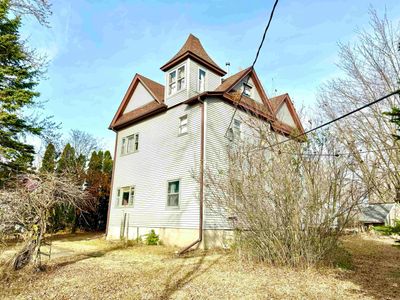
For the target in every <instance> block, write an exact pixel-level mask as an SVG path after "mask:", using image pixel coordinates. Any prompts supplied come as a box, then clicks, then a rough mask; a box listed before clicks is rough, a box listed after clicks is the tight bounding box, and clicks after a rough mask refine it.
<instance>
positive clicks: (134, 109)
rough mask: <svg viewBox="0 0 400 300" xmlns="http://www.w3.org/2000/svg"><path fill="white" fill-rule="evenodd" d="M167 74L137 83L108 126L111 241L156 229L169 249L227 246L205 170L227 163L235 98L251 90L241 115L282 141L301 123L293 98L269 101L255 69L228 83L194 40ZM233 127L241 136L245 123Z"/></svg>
mask: <svg viewBox="0 0 400 300" xmlns="http://www.w3.org/2000/svg"><path fill="white" fill-rule="evenodd" d="M161 70H162V71H163V72H164V74H165V83H164V85H162V84H160V83H157V82H155V81H153V80H151V79H149V78H146V77H144V76H142V75H139V74H136V75H135V76H134V77H133V79H132V82H131V84H130V86H129V88H128V90H127V92H126V94H125V96H124V98H123V100H122V102H121V104H120V106H119V108H118V111H117V112H116V114H115V116H114V118H113V120H112V122H111V124H110V127H109V128H110V129H111V130H113V131H114V132H115V133H116V140H115V152H114V172H113V178H112V193H111V197H110V203H109V212H108V223H107V238H109V239H119V238H122V237H124V238H129V239H135V238H137V237H138V236H143V235H145V234H147V233H148V232H149V231H150V230H151V229H154V230H155V231H156V233H158V234H159V235H160V239H161V240H162V241H163V242H164V243H165V244H169V245H176V246H180V247H184V248H187V247H190V246H202V247H209V246H212V245H222V244H223V243H224V241H225V238H226V236H229V231H230V230H231V228H229V225H228V223H227V222H226V220H222V219H221V218H222V217H221V216H217V215H215V214H213V213H212V212H211V210H210V209H208V207H207V205H206V203H205V201H204V197H205V195H207V191H206V186H205V184H204V170H205V169H206V168H207V165H208V164H210V165H211V164H214V163H215V162H218V161H221V160H223V158H224V152H225V147H226V144H227V143H229V141H228V139H226V138H225V133H226V130H227V128H228V126H229V124H230V123H231V117H232V113H233V110H234V109H235V105H236V103H237V102H234V97H233V93H234V92H235V91H242V89H245V90H244V92H243V97H242V99H241V101H240V103H239V106H238V107H239V109H238V114H237V115H240V114H247V113H249V112H250V113H252V114H255V115H257V116H258V117H260V118H261V119H263V120H265V122H268V123H269V124H270V125H271V130H273V131H276V132H277V133H278V134H281V135H289V134H290V133H291V132H293V130H298V131H303V128H302V125H301V123H300V120H299V118H298V116H297V114H296V112H295V109H294V107H293V104H292V101H291V100H290V98H289V96H288V94H284V95H281V96H277V97H274V98H268V97H267V95H266V93H265V91H264V89H263V87H262V84H261V82H260V81H259V79H258V77H257V74H256V72H255V71H254V69H252V68H247V69H244V70H242V71H240V72H238V73H236V74H234V75H232V76H230V77H227V78H226V77H224V76H225V75H226V72H225V71H224V70H223V69H222V68H221V67H219V66H218V65H217V64H216V63H215V62H214V61H213V60H212V59H211V58H210V56H209V55H208V54H207V53H206V51H205V50H204V48H203V46H202V44H201V43H200V41H199V39H198V38H196V37H195V36H193V35H189V37H188V39H187V40H186V42H185V44H184V45H183V47H182V48H181V49H180V50H179V52H178V53H177V54H176V55H175V56H174V57H173V58H172V59H170V60H169V61H168V62H167V63H165V64H164V65H163V66H162V67H161ZM232 126H233V127H234V128H233V129H234V130H236V131H240V130H242V128H241V126H242V124H241V121H240V119H239V118H235V119H234V122H232ZM207 200H209V199H207ZM211 200H212V199H211Z"/></svg>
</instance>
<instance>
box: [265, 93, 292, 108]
mask: <svg viewBox="0 0 400 300" xmlns="http://www.w3.org/2000/svg"><path fill="white" fill-rule="evenodd" d="M287 95H288V94H283V95H279V96H276V97H272V98H270V99H269V101H271V105H272V108H273V109H274V112H276V110H277V109H278V107H279V105H281V103H282V102H283V100H285V97H286V96H287Z"/></svg>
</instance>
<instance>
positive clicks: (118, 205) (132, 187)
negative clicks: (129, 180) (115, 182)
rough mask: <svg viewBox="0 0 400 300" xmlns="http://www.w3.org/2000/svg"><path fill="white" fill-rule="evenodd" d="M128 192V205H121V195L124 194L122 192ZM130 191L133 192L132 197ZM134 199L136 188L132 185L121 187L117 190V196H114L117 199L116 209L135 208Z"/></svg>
mask: <svg viewBox="0 0 400 300" xmlns="http://www.w3.org/2000/svg"><path fill="white" fill-rule="evenodd" d="M127 190H129V200H128V204H127V205H122V194H123V193H124V191H127ZM132 190H133V196H132ZM132 197H133V199H132V203H131V204H129V201H130V200H131V198H132ZM135 198H136V187H135V186H134V185H131V186H122V187H119V188H117V195H116V199H117V207H118V208H127V207H129V208H131V207H134V206H135Z"/></svg>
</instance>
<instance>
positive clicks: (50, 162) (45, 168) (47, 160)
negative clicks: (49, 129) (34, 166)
mask: <svg viewBox="0 0 400 300" xmlns="http://www.w3.org/2000/svg"><path fill="white" fill-rule="evenodd" d="M55 169H56V148H55V147H54V145H53V144H52V143H50V144H48V145H47V147H46V151H45V152H44V156H43V160H42V166H41V167H40V172H41V173H53V172H54V171H55Z"/></svg>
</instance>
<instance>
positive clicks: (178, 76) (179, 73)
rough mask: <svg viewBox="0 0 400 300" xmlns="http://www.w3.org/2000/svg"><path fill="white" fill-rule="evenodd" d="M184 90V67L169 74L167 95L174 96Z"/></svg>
mask: <svg viewBox="0 0 400 300" xmlns="http://www.w3.org/2000/svg"><path fill="white" fill-rule="evenodd" d="M184 88H185V66H181V67H179V68H178V69H175V70H173V71H172V72H169V75H168V95H172V94H175V93H177V92H179V91H181V90H183V89H184Z"/></svg>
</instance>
